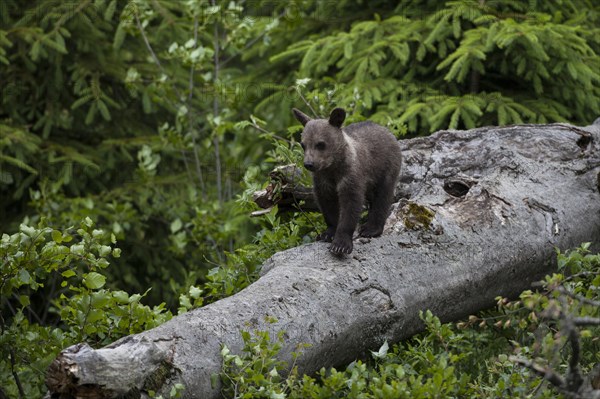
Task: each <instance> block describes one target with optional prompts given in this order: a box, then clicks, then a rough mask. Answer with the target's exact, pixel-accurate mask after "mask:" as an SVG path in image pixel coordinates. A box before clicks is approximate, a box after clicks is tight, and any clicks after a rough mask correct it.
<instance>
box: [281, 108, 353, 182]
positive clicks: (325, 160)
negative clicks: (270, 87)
mask: <svg viewBox="0 0 600 399" xmlns="http://www.w3.org/2000/svg"><path fill="white" fill-rule="evenodd" d="M292 112H293V113H294V117H295V118H296V119H297V120H298V121H299V122H300V123H302V125H303V126H304V130H303V131H302V140H301V145H302V148H303V149H304V167H305V168H306V169H308V170H310V171H311V172H318V171H324V170H327V169H329V168H331V167H332V166H335V164H336V163H339V162H340V160H343V157H344V154H345V149H346V145H347V144H346V139H345V138H344V134H343V133H342V124H343V123H344V119H346V111H344V110H343V109H342V108H336V109H334V110H333V111H331V114H330V115H329V119H311V118H310V117H309V116H308V115H306V114H304V113H303V112H302V111H299V110H297V109H296V108H293V109H292Z"/></svg>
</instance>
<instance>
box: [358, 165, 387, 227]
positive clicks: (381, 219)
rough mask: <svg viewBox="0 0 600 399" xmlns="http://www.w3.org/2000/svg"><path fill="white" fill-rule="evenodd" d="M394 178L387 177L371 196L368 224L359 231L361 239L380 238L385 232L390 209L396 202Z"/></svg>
mask: <svg viewBox="0 0 600 399" xmlns="http://www.w3.org/2000/svg"><path fill="white" fill-rule="evenodd" d="M395 183H396V179H395V178H394V176H390V175H387V176H386V177H385V178H384V179H383V181H381V182H380V183H379V184H378V185H377V186H376V189H375V191H374V192H373V193H372V194H371V195H369V200H370V208H369V214H368V216H367V220H366V222H365V223H364V224H363V225H361V226H360V227H359V229H358V235H359V236H361V237H379V236H380V235H381V233H382V232H383V226H384V225H385V221H386V220H387V218H388V216H389V215H390V208H391V206H392V202H393V201H394V185H395Z"/></svg>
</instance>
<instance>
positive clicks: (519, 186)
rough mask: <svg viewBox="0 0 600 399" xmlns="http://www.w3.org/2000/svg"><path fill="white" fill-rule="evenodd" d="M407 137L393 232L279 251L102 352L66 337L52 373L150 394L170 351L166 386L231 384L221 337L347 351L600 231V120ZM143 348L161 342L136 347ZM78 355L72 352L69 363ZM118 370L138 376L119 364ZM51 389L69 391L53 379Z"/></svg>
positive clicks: (313, 365) (305, 359) (206, 388)
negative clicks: (346, 252)
mask: <svg viewBox="0 0 600 399" xmlns="http://www.w3.org/2000/svg"><path fill="white" fill-rule="evenodd" d="M402 147H403V157H404V164H403V167H402V173H401V178H400V181H399V184H398V192H399V194H400V197H401V198H402V199H401V200H400V201H399V203H397V204H396V205H395V208H394V211H393V213H392V215H391V217H390V218H389V220H388V224H387V227H386V231H385V233H384V235H383V236H382V237H380V238H376V239H370V240H360V241H357V242H356V243H355V244H356V245H355V249H354V253H353V254H352V256H351V257H344V258H338V257H335V256H333V255H332V254H330V253H329V252H328V251H327V249H326V246H327V244H325V243H314V244H308V245H303V246H301V247H298V248H293V249H290V250H288V251H284V252H281V253H278V254H276V255H275V256H273V257H272V258H271V259H269V260H268V261H267V262H266V263H265V265H264V266H263V271H262V273H263V275H262V277H261V278H260V279H259V280H258V281H257V282H255V283H254V284H252V285H251V286H249V287H248V288H246V289H245V290H243V291H242V292H240V293H238V294H236V295H234V296H232V297H229V298H226V299H224V300H221V301H218V302H216V303H213V304H211V305H208V306H206V307H204V308H201V309H197V310H195V311H192V312H189V313H186V314H183V315H181V316H178V317H176V318H174V319H173V320H171V321H169V322H167V323H165V324H163V325H161V326H159V327H157V328H155V329H152V330H149V331H146V332H144V333H142V334H138V335H136V336H134V337H127V338H125V339H123V340H120V341H117V342H116V343H114V344H112V345H111V346H110V347H107V348H104V349H101V350H97V351H92V352H95V355H91V354H89V353H88V354H85V356H84V355H83V354H82V355H79V353H81V351H79V352H76V351H73V349H72V348H71V349H66V350H65V352H63V354H61V356H59V358H58V359H57V360H56V361H55V364H54V365H53V366H52V367H51V369H50V370H49V373H48V374H49V376H48V377H49V379H50V378H53V379H54V380H57V381H71V386H69V387H68V390H67V388H64V392H67V391H68V392H69V393H68V394H67V393H65V394H63V395H62V396H60V395H57V396H54V397H63V398H67V397H76V396H77V395H78V394H77V392H83V391H82V390H83V389H84V385H85V386H86V389H90V388H94V387H95V388H96V389H97V391H98V392H103V394H105V393H107V394H106V395H123V394H124V390H128V391H129V392H134V391H135V392H138V394H137V395H138V396H137V397H140V396H139V395H140V393H142V394H143V392H144V389H147V385H146V386H145V385H144V384H145V382H144V381H145V378H148V377H151V378H150V379H153V378H152V376H154V375H155V374H156V368H158V365H159V364H163V365H164V364H169V365H170V366H171V367H172V368H171V370H172V373H173V374H170V375H168V377H165V378H164V379H163V380H164V381H163V383H162V391H161V392H163V393H166V392H168V389H169V388H170V386H171V384H173V383H175V382H181V383H183V384H184V385H185V386H186V390H185V394H184V396H185V397H186V398H198V399H200V398H201V399H210V398H218V397H219V396H220V394H219V391H218V389H213V388H212V387H211V385H210V376H211V374H213V373H216V372H218V371H219V369H220V365H221V358H220V355H219V350H220V345H221V343H227V345H228V346H229V348H230V349H231V350H232V351H233V352H237V351H239V349H240V345H241V338H240V334H239V330H240V329H259V330H271V331H274V332H275V331H278V330H285V331H286V336H285V346H284V348H283V350H282V356H283V358H284V359H288V360H289V358H290V354H291V352H292V351H294V350H295V346H296V345H297V344H298V343H308V344H311V346H310V347H308V348H307V349H305V350H304V354H303V355H302V356H301V357H299V358H298V360H297V365H298V366H299V368H300V371H301V372H306V373H312V372H314V371H315V370H318V369H319V368H321V367H324V366H331V365H343V364H346V363H348V362H350V361H352V360H353V359H355V358H357V357H359V356H361V354H363V353H364V352H365V351H366V350H368V349H375V348H378V346H379V345H380V344H381V343H382V342H383V341H384V340H388V341H392V342H395V341H398V340H400V339H402V338H406V337H408V336H410V335H412V334H414V333H415V332H417V331H419V330H420V329H421V328H422V325H421V322H420V320H419V318H418V312H419V310H424V309H431V310H432V311H433V312H434V314H436V315H438V316H440V317H441V318H442V319H443V320H451V319H457V318H460V317H464V316H465V315H468V314H471V313H473V312H476V311H478V310H480V309H483V308H487V307H489V306H490V305H493V303H494V298H495V297H496V296H498V295H502V296H515V295H517V294H518V293H519V292H521V291H522V290H523V289H526V288H528V287H529V285H530V283H531V282H532V281H534V280H537V279H539V278H540V277H542V276H543V275H544V274H545V273H548V272H549V271H551V270H552V269H553V268H554V266H555V265H554V259H555V254H554V248H555V247H558V248H561V249H565V248H571V247H575V246H577V245H579V244H580V243H581V242H584V241H592V242H600V192H599V191H600V175H599V172H600V126H597V125H594V126H589V127H586V128H578V127H574V126H570V125H566V124H553V125H520V126H508V127H501V128H496V127H486V128H480V129H474V130H470V131H441V132H438V133H436V134H434V135H432V136H430V137H424V138H416V139H412V140H404V141H402ZM267 316H269V317H274V318H276V319H277V320H279V321H278V322H277V323H275V324H268V323H267V322H265V317H267ZM149 343H152V345H149ZM140 348H141V349H140ZM140 350H141V352H144V351H151V352H152V355H147V356H143V355H141V354H139V355H137V356H131V353H140ZM65 357H67V358H68V365H69V366H68V367H64V366H62V367H58V366H60V365H61V364H62V363H61V362H62V360H61V359H64V358H65ZM148 362H149V363H150V364H148ZM57 363H58V366H57ZM89 363H92V364H89ZM98 365H102V367H99V366H98ZM104 367H107V368H113V369H114V370H113V371H111V372H108V371H105V372H100V370H101V369H104ZM89 370H95V371H94V373H96V374H95V375H90V374H89V373H90V372H89ZM153 370H154V371H153ZM84 371H85V372H84ZM119 373H123V375H127V373H130V374H129V375H131V377H129V379H127V378H125V380H122V379H121V380H113V379H112V378H111V377H109V376H110V375H115V374H119ZM83 374H85V375H86V376H87V378H81V376H82V375H83ZM140 374H141V375H142V377H140ZM143 376H146V377H145V378H144V377H143ZM86 384H87V385H86ZM133 386H135V389H132V388H131V387H133ZM154 389H156V387H154ZM50 391H51V392H59V391H58V390H57V389H56V387H55V386H53V385H52V384H50ZM68 395H71V396H68ZM77 397H92V396H77ZM97 397H102V396H97ZM105 397H112V396H105ZM142 397H143V396H142Z"/></svg>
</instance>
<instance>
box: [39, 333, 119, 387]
mask: <svg viewBox="0 0 600 399" xmlns="http://www.w3.org/2000/svg"><path fill="white" fill-rule="evenodd" d="M85 353H89V354H92V353H93V349H92V348H91V347H90V346H89V345H88V344H77V345H73V346H71V347H69V348H67V349H65V350H64V351H62V352H61V353H60V355H58V357H57V358H56V359H54V361H53V362H52V363H51V364H50V367H48V371H47V373H46V386H47V387H48V390H49V392H51V396H50V397H51V398H53V399H74V398H86V399H88V398H89V399H106V398H114V397H115V396H116V395H115V393H114V392H113V391H111V390H106V389H103V388H102V387H101V386H97V385H87V384H86V385H83V386H82V385H79V378H78V377H77V376H78V375H79V374H80V370H79V366H78V364H77V362H75V361H73V359H72V357H71V355H74V354H78V355H82V354H85Z"/></svg>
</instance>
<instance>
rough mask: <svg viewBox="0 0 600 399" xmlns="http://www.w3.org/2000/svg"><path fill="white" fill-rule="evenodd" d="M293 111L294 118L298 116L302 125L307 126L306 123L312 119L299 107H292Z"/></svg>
mask: <svg viewBox="0 0 600 399" xmlns="http://www.w3.org/2000/svg"><path fill="white" fill-rule="evenodd" d="M292 113H293V114H294V118H296V119H297V120H298V122H300V123H302V126H306V124H307V123H308V122H309V121H311V119H310V117H309V116H308V115H306V114H305V113H304V112H302V111H300V110H299V109H296V108H292Z"/></svg>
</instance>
